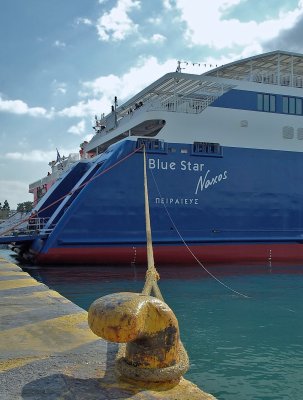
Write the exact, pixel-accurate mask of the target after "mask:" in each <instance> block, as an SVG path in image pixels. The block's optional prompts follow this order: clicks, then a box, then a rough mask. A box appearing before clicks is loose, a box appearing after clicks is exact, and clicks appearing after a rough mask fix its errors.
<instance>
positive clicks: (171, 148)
mask: <svg viewBox="0 0 303 400" xmlns="http://www.w3.org/2000/svg"><path fill="white" fill-rule="evenodd" d="M168 151H169V152H170V153H175V152H176V151H177V150H176V148H175V147H169V149H168Z"/></svg>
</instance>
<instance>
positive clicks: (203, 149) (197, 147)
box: [137, 138, 222, 157]
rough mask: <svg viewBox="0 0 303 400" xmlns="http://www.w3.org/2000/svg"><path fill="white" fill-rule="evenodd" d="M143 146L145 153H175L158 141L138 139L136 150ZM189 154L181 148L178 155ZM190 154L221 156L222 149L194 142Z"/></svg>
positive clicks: (185, 149)
mask: <svg viewBox="0 0 303 400" xmlns="http://www.w3.org/2000/svg"><path fill="white" fill-rule="evenodd" d="M142 146H144V147H145V149H146V151H147V152H154V153H155V152H157V153H166V152H169V153H176V152H177V148H176V147H171V146H170V147H168V148H166V144H165V143H164V142H163V141H162V140H158V139H142V138H140V139H138V140H137V148H140V147H142ZM188 152H189V148H181V149H180V153H182V154H185V153H188ZM191 154H195V155H206V156H215V157H221V156H222V147H221V146H220V144H219V143H209V142H194V143H193V144H192V145H191Z"/></svg>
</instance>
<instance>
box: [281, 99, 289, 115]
mask: <svg viewBox="0 0 303 400" xmlns="http://www.w3.org/2000/svg"><path fill="white" fill-rule="evenodd" d="M282 110H283V112H284V113H288V97H283V100H282Z"/></svg>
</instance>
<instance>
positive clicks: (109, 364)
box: [21, 343, 175, 400]
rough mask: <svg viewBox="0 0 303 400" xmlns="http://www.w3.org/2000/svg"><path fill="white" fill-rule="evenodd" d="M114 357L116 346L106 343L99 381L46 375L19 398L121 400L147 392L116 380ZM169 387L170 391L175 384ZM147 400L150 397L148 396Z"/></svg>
mask: <svg viewBox="0 0 303 400" xmlns="http://www.w3.org/2000/svg"><path fill="white" fill-rule="evenodd" d="M117 353H118V345H117V344H114V343H108V344H107V351H106V367H105V374H104V376H103V377H102V378H86V379H83V378H78V377H72V376H69V375H66V374H64V373H55V374H50V375H48V376H46V377H43V378H39V379H35V380H33V381H31V382H29V383H27V384H25V385H24V386H23V388H22V393H21V396H22V397H21V398H22V399H23V400H44V399H47V400H59V399H60V400H116V399H119V400H122V399H127V398H130V397H132V396H134V395H136V394H137V393H139V392H142V391H146V390H148V388H147V387H138V386H137V385H134V384H131V383H127V382H124V381H123V380H120V379H119V377H118V376H117V375H116V374H115V360H116V356H117ZM169 386H170V387H174V386H175V384H174V385H169ZM154 389H155V390H156V391H162V390H164V389H161V388H160V387H159V388H154ZM166 389H168V387H166ZM149 398H150V399H152V398H154V397H153V396H150V397H149ZM155 398H158V397H155Z"/></svg>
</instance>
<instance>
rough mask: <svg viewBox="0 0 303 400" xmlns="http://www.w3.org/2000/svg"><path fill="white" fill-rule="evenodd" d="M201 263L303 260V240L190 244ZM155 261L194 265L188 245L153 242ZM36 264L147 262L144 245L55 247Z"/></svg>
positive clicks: (39, 257)
mask: <svg viewBox="0 0 303 400" xmlns="http://www.w3.org/2000/svg"><path fill="white" fill-rule="evenodd" d="M190 249H191V251H192V252H193V254H194V255H195V256H196V257H197V258H198V259H199V261H200V262H201V263H221V264H228V263H239V262H260V263H267V262H269V261H273V262H274V261H279V262H281V261H282V262H285V263H291V262H303V244H299V243H297V244H243V245H201V246H191V247H190ZM154 257H155V264H156V265H169V264H179V265H180V264H181V265H182V264H183V265H187V264H188V265H193V264H196V263H197V261H196V260H195V259H194V257H193V256H192V255H191V254H190V252H189V251H188V249H187V248H186V247H185V246H154ZM36 262H37V264H99V265H111V264H119V265H122V264H126V265H128V264H131V263H135V264H138V265H139V264H146V249H145V247H95V248H53V249H50V250H49V251H48V252H47V253H40V254H38V255H37V256H36Z"/></svg>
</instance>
